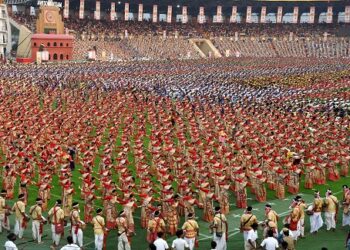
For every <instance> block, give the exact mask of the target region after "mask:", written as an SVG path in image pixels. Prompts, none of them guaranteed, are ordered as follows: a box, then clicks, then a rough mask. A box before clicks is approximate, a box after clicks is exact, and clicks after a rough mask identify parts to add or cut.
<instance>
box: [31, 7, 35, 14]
mask: <svg viewBox="0 0 350 250" xmlns="http://www.w3.org/2000/svg"><path fill="white" fill-rule="evenodd" d="M30 15H31V16H35V8H34V7H33V6H30Z"/></svg>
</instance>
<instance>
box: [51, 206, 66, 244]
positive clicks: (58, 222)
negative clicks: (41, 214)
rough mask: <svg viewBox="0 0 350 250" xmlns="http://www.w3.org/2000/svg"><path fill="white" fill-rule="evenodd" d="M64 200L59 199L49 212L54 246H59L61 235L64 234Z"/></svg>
mask: <svg viewBox="0 0 350 250" xmlns="http://www.w3.org/2000/svg"><path fill="white" fill-rule="evenodd" d="M61 206H62V201H61V200H57V201H56V204H55V206H54V207H53V208H51V209H50V211H49V213H48V220H49V221H50V222H51V231H52V241H53V247H58V245H59V244H60V240H61V236H62V235H63V231H64V228H63V231H62V232H61V231H60V230H62V227H63V226H64V211H63V209H62V208H61Z"/></svg>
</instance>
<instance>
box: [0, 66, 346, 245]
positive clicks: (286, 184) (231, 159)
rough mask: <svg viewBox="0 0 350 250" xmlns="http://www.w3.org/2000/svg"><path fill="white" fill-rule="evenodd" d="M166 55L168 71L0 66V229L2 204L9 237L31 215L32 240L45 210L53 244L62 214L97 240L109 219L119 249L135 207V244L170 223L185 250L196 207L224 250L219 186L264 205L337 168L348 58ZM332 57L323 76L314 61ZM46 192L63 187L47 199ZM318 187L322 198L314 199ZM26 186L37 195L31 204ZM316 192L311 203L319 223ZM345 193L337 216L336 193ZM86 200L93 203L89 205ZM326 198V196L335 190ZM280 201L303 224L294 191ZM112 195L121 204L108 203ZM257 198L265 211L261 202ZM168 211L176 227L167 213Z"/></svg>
mask: <svg viewBox="0 0 350 250" xmlns="http://www.w3.org/2000/svg"><path fill="white" fill-rule="evenodd" d="M306 63H307V62H306ZM178 64H179V66H178V69H177V70H178V71H176V69H174V68H173V69H172V70H173V71H172V72H168V71H169V69H170V67H171V65H170V66H169V63H162V62H158V63H154V64H152V63H147V64H144V63H137V62H134V63H133V64H130V65H121V66H119V67H117V65H110V66H109V65H108V64H102V65H98V64H77V65H75V66H74V67H73V65H69V64H68V65H46V66H35V67H34V66H23V67H18V68H14V67H8V68H4V70H3V71H2V72H0V75H1V76H2V77H1V78H0V95H1V98H0V113H1V116H0V136H1V140H0V143H1V164H2V166H3V169H2V187H3V191H2V194H1V196H2V198H1V199H0V204H2V207H1V208H0V212H1V215H2V216H0V222H1V223H2V226H4V227H5V228H9V227H8V226H9V225H8V224H7V223H8V222H9V220H8V219H7V216H9V213H10V212H11V211H12V212H14V213H15V216H16V224H15V227H14V230H15V233H16V235H17V236H18V238H21V237H22V236H23V230H24V229H25V228H26V222H27V220H28V218H31V219H32V230H33V237H34V239H35V240H37V241H38V242H39V243H40V242H41V238H40V237H41V233H42V227H43V225H44V224H45V223H46V222H47V221H49V222H51V228H52V240H53V247H57V246H58V245H59V242H60V235H61V233H62V230H63V228H64V225H65V223H64V221H69V222H70V223H71V227H72V230H71V233H72V236H73V240H74V243H76V244H77V245H79V246H80V247H83V229H84V228H85V226H86V225H87V224H90V223H92V224H93V226H94V231H95V245H96V248H97V249H102V248H103V239H104V237H103V235H104V234H105V233H106V232H107V231H108V230H112V229H115V228H117V231H118V241H119V243H118V245H119V248H118V249H124V248H125V249H128V248H129V249H130V243H131V239H132V236H133V234H134V233H135V223H134V216H133V213H134V211H135V209H137V208H140V209H141V223H140V225H137V226H141V227H142V228H144V229H145V230H147V232H148V233H147V241H148V242H150V243H152V242H153V241H155V240H156V239H157V233H167V234H170V235H175V234H176V231H177V229H178V228H181V227H182V228H183V229H184V233H185V237H186V238H187V239H189V240H188V242H189V244H190V246H191V247H190V249H193V247H194V245H195V242H196V238H197V236H198V234H197V233H198V224H197V222H196V220H197V221H198V219H196V217H197V216H196V211H198V210H197V209H195V208H198V209H202V210H203V213H202V214H203V216H202V217H201V218H199V220H203V221H206V222H209V223H211V229H212V230H213V233H214V241H216V242H217V245H218V246H217V249H220V250H221V249H226V240H225V238H226V237H227V236H228V235H227V234H226V235H225V232H226V229H227V225H226V221H227V220H226V217H225V215H226V214H228V213H229V211H230V202H229V199H230V196H231V195H233V196H234V197H235V203H236V207H238V208H247V206H248V204H247V188H249V190H250V192H251V193H252V194H253V195H255V197H256V200H257V201H259V202H263V203H265V202H267V201H266V193H267V189H269V190H273V191H274V192H275V194H276V197H277V198H278V199H285V197H286V194H293V195H296V194H298V193H299V188H300V182H301V178H302V176H303V178H305V182H304V187H305V188H307V189H312V188H314V185H315V184H317V185H321V184H325V183H326V181H337V180H338V179H339V178H340V177H341V176H347V175H348V168H349V161H350V156H349V147H350V146H349V145H350V143H349V136H350V119H349V107H350V104H349V99H350V98H349V95H350V92H349V89H350V80H349V76H350V72H349V71H346V70H345V69H346V67H348V66H346V65H347V64H342V62H341V61H338V62H330V63H329V64H324V65H320V64H317V63H312V62H311V63H310V64H309V65H308V66H307V67H306V66H305V67H304V68H297V67H288V65H283V66H281V67H280V68H278V67H277V69H276V67H275V68H272V67H270V66H266V67H265V68H264V69H261V68H259V66H258V65H254V63H252V64H250V69H251V71H250V72H248V71H243V70H242V69H241V68H240V66H239V65H236V64H234V65H232V64H231V63H230V62H229V61H227V62H226V64H225V63H223V64H222V68H219V69H216V70H214V69H213V68H214V67H215V66H216V63H215V62H214V63H212V64H209V63H207V65H204V66H203V65H201V64H198V65H197V67H196V66H195V64H187V63H185V62H178ZM281 64H282V63H281ZM145 65H146V66H145ZM148 66H149V67H148ZM205 66H207V68H206V70H203V68H204V67H205ZM211 67H213V68H211ZM334 69H338V71H336V72H335V73H333V74H332V75H331V76H334V78H332V79H329V75H326V76H325V75H323V74H321V73H317V72H318V71H326V72H327V70H329V71H332V70H334ZM340 70H342V71H340ZM39 72H41V73H39ZM130 72H136V73H134V75H132V76H127V75H128V74H129V73H130ZM240 72H241V73H240ZM242 72H243V73H242ZM259 72H260V73H262V75H264V74H266V75H268V74H270V75H272V77H274V83H273V85H272V86H270V87H267V85H268V83H266V79H262V78H257V77H256V76H257V75H259V74H260V73H259ZM42 74H47V75H48V76H47V77H41V75H42ZM200 74H202V77H200ZM278 74H281V75H283V77H277V76H276V75H278ZM181 76H183V79H181ZM197 76H198V79H197V78H196V77H197ZM248 76H249V77H250V78H249V79H250V80H247V78H248ZM335 76H338V78H336V77H335ZM74 77H75V78H74ZM38 78H40V79H38ZM205 78H206V79H207V82H206V83H205V82H204V81H205ZM288 79H289V80H288ZM177 81H178V82H179V84H178V85H176V82H177ZM247 81H248V82H247ZM167 82H169V85H167ZM187 83H188V85H186V84H187ZM288 85H289V86H288ZM174 86H177V89H176V90H175V89H174ZM169 96H170V97H169ZM174 97H175V98H174ZM77 176H79V179H77ZM54 183H55V185H54ZM34 187H35V188H34ZM17 190H18V193H19V196H18V197H14V194H15V193H16V191H17ZM36 190H38V191H37V193H36ZM52 191H54V192H57V193H58V192H60V194H62V197H61V199H59V200H57V201H56V204H55V206H54V207H49V205H48V204H49V200H50V199H53V198H52V197H51V195H52ZM330 192H331V191H329V192H328V193H327V198H326V199H325V200H324V201H323V200H321V203H323V202H324V203H325V204H328V205H327V206H330V205H329V204H330V203H332V201H331V200H332V198H329V197H332V195H331V193H330ZM29 194H30V195H29ZM33 196H36V197H38V198H37V199H36V201H35V204H32V203H31V202H33V199H30V197H33ZM316 199H318V198H316ZM316 199H315V206H313V208H312V209H311V210H310V213H311V212H313V215H312V218H313V219H314V220H313V221H318V222H319V217H317V216H318V215H319V212H320V211H319V210H317V209H318V208H317V207H318V205H317V204H318V203H316ZM330 199H331V200H330ZM9 200H14V201H15V203H14V205H13V206H12V207H8V206H7V205H6V204H7V203H8V202H9ZM78 201H79V202H78ZM214 201H215V202H216V203H217V204H218V205H219V206H218V207H217V208H215V209H214V205H213V204H214ZM344 201H345V203H344V204H345V206H344V214H345V215H347V213H346V212H345V209H346V208H347V209H348V207H347V206H348V204H349V203H350V194H349V192H348V191H346V192H345V198H344ZM98 202H101V203H102V205H103V206H102V209H98V210H97V211H96V206H95V203H98ZM333 202H334V207H335V203H337V204H338V201H337V200H334V201H333ZM79 204H83V207H84V209H83V211H80V210H79ZM293 204H294V205H293V206H294V207H296V208H294V209H293V210H292V213H291V216H290V221H289V222H290V226H291V228H290V230H291V231H295V230H299V229H300V226H301V225H302V224H303V223H300V220H301V218H302V217H301V215H300V214H301V212H300V213H299V212H298V211H297V210H300V211H301V210H303V209H302V208H300V206H301V205H300V204H302V200H301V199H300V197H299V198H298V197H296V199H295V202H294V203H293ZM117 205H118V206H120V207H122V209H120V210H119V211H117V208H116V207H117ZM316 205H317V206H316ZM293 206H292V207H293ZM321 206H322V205H321ZM27 207H28V208H29V209H28V208H27ZM266 209H267V218H269V212H268V211H269V210H271V207H269V206H267V208H266ZM46 212H48V216H47V218H44V216H43V214H44V213H46ZM297 212H298V213H297ZM332 213H333V212H332ZM247 214H248V215H249V209H247ZM217 215H219V216H217ZM293 216H295V217H293ZM327 216H328V215H327ZM181 217H184V218H185V221H186V222H185V224H184V225H179V223H180V220H179V218H181ZM244 217H245V218H248V216H246V215H244V216H243V217H242V219H241V220H242V230H243V231H244V232H246V231H247V230H248V229H249V230H251V229H252V228H248V225H250V223H251V222H254V220H251V219H250V220H251V222H250V221H249V222H247V223H245V219H244ZM249 217H250V216H249ZM316 217H317V218H316ZM328 217H329V216H328ZM328 217H326V222H327V221H328V220H327V218H328ZM295 218H298V220H297V223H295V222H296V221H295ZM344 218H345V219H346V218H347V217H346V216H345V217H344ZM329 221H332V220H331V219H329ZM313 223H314V222H313ZM327 223H328V222H327ZM330 223H331V222H330ZM346 223H347V224H349V221H348V222H346ZM244 226H247V227H246V228H244ZM251 226H252V224H251ZM333 227H335V225H333V224H332V223H331V226H330V227H329V229H330V228H333ZM314 228H315V227H314ZM317 230H318V229H317ZM317 230H316V231H317ZM220 233H221V234H220ZM160 235H161V234H160ZM293 235H294V234H293ZM295 237H298V236H295ZM295 239H296V238H295ZM247 247H249V246H247ZM248 249H249V248H248Z"/></svg>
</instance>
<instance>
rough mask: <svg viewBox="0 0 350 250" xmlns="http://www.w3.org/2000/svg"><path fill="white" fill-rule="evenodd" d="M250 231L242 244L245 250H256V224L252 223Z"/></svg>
mask: <svg viewBox="0 0 350 250" xmlns="http://www.w3.org/2000/svg"><path fill="white" fill-rule="evenodd" d="M251 227H252V229H250V230H249V231H248V234H247V241H246V242H245V243H244V249H245V250H253V249H256V239H257V238H258V232H257V230H258V227H259V225H258V223H253V224H252V225H251Z"/></svg>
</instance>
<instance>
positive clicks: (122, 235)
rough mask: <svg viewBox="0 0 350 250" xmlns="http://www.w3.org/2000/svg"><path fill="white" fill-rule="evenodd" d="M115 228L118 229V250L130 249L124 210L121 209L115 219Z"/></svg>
mask: <svg viewBox="0 0 350 250" xmlns="http://www.w3.org/2000/svg"><path fill="white" fill-rule="evenodd" d="M116 228H117V230H118V250H131V247H130V243H129V241H128V233H129V229H128V224H127V219H126V213H125V211H124V210H123V211H121V212H120V213H119V215H118V218H117V219H116Z"/></svg>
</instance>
